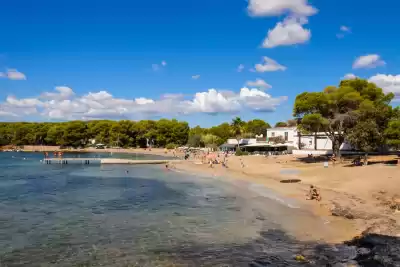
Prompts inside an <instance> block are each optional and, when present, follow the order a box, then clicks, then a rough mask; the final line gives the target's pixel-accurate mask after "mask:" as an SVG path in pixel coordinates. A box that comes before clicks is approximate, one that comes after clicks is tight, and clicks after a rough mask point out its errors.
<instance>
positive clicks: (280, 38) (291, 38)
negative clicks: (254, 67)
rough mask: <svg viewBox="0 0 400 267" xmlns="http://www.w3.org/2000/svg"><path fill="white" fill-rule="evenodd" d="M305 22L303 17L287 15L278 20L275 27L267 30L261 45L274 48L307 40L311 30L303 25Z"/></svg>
mask: <svg viewBox="0 0 400 267" xmlns="http://www.w3.org/2000/svg"><path fill="white" fill-rule="evenodd" d="M307 23H308V21H307V19H306V18H304V17H303V18H295V17H289V18H286V19H285V20H284V21H283V22H278V23H277V24H276V26H275V28H273V29H272V30H269V31H268V35H267V37H266V38H265V40H264V42H263V45H262V46H263V47H264V48H274V47H277V46H288V45H295V44H302V43H305V42H307V41H308V40H310V38H311V31H310V30H309V29H305V28H304V27H303V25H305V24H307Z"/></svg>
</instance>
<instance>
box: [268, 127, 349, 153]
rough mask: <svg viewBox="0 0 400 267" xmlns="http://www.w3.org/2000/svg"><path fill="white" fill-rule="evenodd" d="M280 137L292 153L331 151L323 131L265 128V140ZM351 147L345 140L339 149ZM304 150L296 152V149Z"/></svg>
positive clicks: (330, 144) (329, 141) (329, 140)
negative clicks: (303, 132) (305, 132)
mask: <svg viewBox="0 0 400 267" xmlns="http://www.w3.org/2000/svg"><path fill="white" fill-rule="evenodd" d="M278 136H280V137H282V138H283V140H284V141H285V144H287V145H288V146H289V147H290V146H291V147H292V148H293V150H294V151H293V153H296V154H298V153H300V154H304V153H305V154H307V153H313V154H326V153H332V141H331V139H330V138H329V137H328V136H327V135H326V134H325V133H324V132H318V133H312V134H302V133H301V132H300V131H299V130H298V129H297V127H275V128H270V129H268V130H267V140H270V139H271V138H274V137H278ZM352 149H353V148H352V147H351V145H350V144H349V143H347V142H346V141H345V142H344V143H343V144H342V146H341V147H340V150H342V151H346V150H352ZM301 150H302V151H304V153H303V152H298V151H301Z"/></svg>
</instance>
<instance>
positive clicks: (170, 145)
mask: <svg viewBox="0 0 400 267" xmlns="http://www.w3.org/2000/svg"><path fill="white" fill-rule="evenodd" d="M175 147H176V145H175V144H167V145H166V146H165V148H166V149H174V148H175Z"/></svg>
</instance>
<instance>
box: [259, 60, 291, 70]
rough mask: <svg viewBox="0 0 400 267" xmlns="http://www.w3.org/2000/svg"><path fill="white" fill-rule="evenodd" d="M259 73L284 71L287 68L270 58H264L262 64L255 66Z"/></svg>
mask: <svg viewBox="0 0 400 267" xmlns="http://www.w3.org/2000/svg"><path fill="white" fill-rule="evenodd" d="M254 68H255V70H256V71H257V72H270V71H284V70H286V67H285V66H282V65H280V64H279V63H278V62H276V61H275V60H273V59H272V58H269V57H263V63H262V64H256V65H255V66H254Z"/></svg>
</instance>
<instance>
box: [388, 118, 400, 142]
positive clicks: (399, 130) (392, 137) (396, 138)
mask: <svg viewBox="0 0 400 267" xmlns="http://www.w3.org/2000/svg"><path fill="white" fill-rule="evenodd" d="M385 136H386V138H387V144H388V145H390V146H393V147H394V148H396V149H400V118H399V119H394V120H392V121H391V122H389V125H388V128H387V129H386V130H385Z"/></svg>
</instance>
